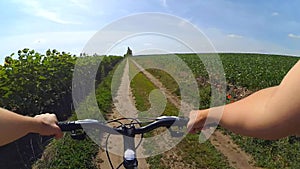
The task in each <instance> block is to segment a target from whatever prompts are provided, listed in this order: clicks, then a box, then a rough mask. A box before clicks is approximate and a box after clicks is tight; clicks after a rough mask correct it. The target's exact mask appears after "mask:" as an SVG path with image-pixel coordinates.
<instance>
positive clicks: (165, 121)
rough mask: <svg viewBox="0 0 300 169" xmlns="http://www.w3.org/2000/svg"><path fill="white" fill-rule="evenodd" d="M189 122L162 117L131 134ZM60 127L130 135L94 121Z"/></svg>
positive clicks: (59, 124) (61, 126) (172, 117)
mask: <svg viewBox="0 0 300 169" xmlns="http://www.w3.org/2000/svg"><path fill="white" fill-rule="evenodd" d="M188 120H189V119H188V118H184V117H176V116H161V117H158V118H156V119H155V120H154V121H153V122H151V123H150V124H148V125H146V126H143V127H139V128H133V130H132V131H131V133H130V134H132V135H135V134H143V133H147V132H149V131H151V130H154V129H156V128H159V127H166V128H169V127H171V126H178V127H184V126H185V125H186V124H187V122H188ZM58 126H59V127H60V129H61V130H62V131H74V130H78V129H83V128H95V129H100V130H101V131H104V132H107V133H109V134H122V135H128V132H127V131H126V130H124V128H113V127H110V126H108V125H107V123H105V122H101V121H98V120H93V119H85V120H77V121H69V122H59V123H58ZM129 128H130V127H129Z"/></svg>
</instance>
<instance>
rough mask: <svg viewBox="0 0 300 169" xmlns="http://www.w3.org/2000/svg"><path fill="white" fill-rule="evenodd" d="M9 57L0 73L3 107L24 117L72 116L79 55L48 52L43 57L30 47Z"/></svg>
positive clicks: (0, 103)
mask: <svg viewBox="0 0 300 169" xmlns="http://www.w3.org/2000/svg"><path fill="white" fill-rule="evenodd" d="M13 56H14V54H12V55H11V56H8V57H6V58H5V64H4V66H3V67H1V70H0V89H1V90H0V95H1V96H2V97H1V98H0V106H1V107H4V108H7V109H10V110H13V111H15V112H18V113H20V114H23V115H31V116H33V115H36V114H39V113H40V112H45V111H47V112H56V113H57V115H58V116H59V117H60V118H66V117H67V116H69V115H70V113H71V106H70V104H71V102H72V99H71V82H72V69H73V66H74V63H75V59H76V57H75V56H72V55H71V54H68V53H64V52H63V53H60V52H58V51H56V50H52V51H51V50H48V51H47V52H46V55H41V54H39V53H37V52H35V51H34V50H29V49H27V48H25V49H23V50H19V51H18V59H13Z"/></svg>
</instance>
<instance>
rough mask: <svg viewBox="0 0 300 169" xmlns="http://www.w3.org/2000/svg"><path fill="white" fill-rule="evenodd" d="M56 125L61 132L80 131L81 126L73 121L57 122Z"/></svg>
mask: <svg viewBox="0 0 300 169" xmlns="http://www.w3.org/2000/svg"><path fill="white" fill-rule="evenodd" d="M57 125H58V126H59V128H60V129H61V131H73V130H78V129H82V127H81V125H80V124H78V123H76V122H75V121H70V122H58V124H57Z"/></svg>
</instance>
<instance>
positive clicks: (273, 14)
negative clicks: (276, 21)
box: [271, 12, 279, 16]
mask: <svg viewBox="0 0 300 169" xmlns="http://www.w3.org/2000/svg"><path fill="white" fill-rule="evenodd" d="M271 15H272V16H278V15H279V13H278V12H273V13H272V14H271Z"/></svg>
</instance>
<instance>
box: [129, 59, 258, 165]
mask: <svg viewBox="0 0 300 169" xmlns="http://www.w3.org/2000/svg"><path fill="white" fill-rule="evenodd" d="M131 61H132V62H133V63H134V64H135V65H136V67H137V68H138V69H139V70H140V71H141V72H142V73H143V74H144V75H145V76H146V77H147V78H148V79H149V80H150V81H151V82H152V83H153V84H154V85H155V86H157V87H158V88H159V89H160V90H161V91H164V93H165V94H166V97H167V99H168V100H169V101H170V102H171V103H172V104H174V105H175V106H176V107H177V108H178V109H180V105H181V104H182V103H181V104H180V100H179V99H178V97H176V96H174V95H172V94H171V92H169V91H168V90H167V89H166V88H165V87H163V84H162V83H161V82H160V81H159V80H158V79H156V78H155V77H154V76H153V75H152V74H150V73H149V72H147V71H146V70H144V69H143V68H142V67H141V66H140V65H139V64H138V63H136V62H135V61H134V60H131ZM187 107H188V106H187ZM209 140H210V142H211V144H212V145H214V147H215V148H216V149H217V150H218V151H220V152H221V153H222V154H223V155H224V156H225V157H226V158H227V159H228V161H229V164H230V165H231V166H232V167H233V168H238V169H240V168H247V169H252V168H256V167H254V166H253V165H252V163H251V162H252V161H253V160H252V157H251V156H250V155H248V154H247V153H245V152H244V151H243V150H241V149H240V148H239V146H238V145H236V144H234V142H233V141H232V140H231V138H230V137H229V136H227V135H224V134H222V133H221V132H220V131H217V130H216V131H215V132H214V134H213V135H211V137H210V139H209Z"/></svg>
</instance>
